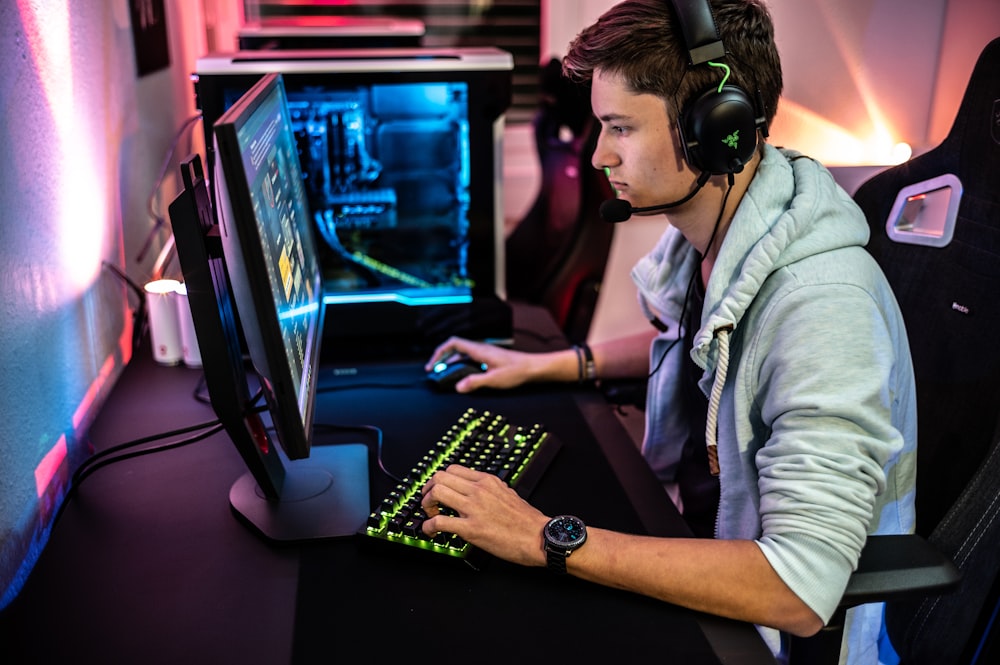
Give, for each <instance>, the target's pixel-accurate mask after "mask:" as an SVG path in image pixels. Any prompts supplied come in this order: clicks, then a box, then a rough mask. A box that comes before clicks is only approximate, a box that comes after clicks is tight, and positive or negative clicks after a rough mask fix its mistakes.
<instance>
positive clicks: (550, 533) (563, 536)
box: [542, 515, 587, 574]
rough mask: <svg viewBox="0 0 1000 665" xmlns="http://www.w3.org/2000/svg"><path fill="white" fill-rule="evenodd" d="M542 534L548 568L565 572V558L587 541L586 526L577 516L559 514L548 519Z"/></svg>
mask: <svg viewBox="0 0 1000 665" xmlns="http://www.w3.org/2000/svg"><path fill="white" fill-rule="evenodd" d="M542 535H543V537H544V539H545V556H546V560H547V563H548V568H549V570H551V571H553V572H556V573H560V574H565V573H566V559H567V558H568V557H569V555H570V554H572V553H573V552H574V551H575V550H576V549H577V548H579V547H580V546H581V545H583V544H584V543H585V542H587V526H586V525H585V524H584V523H583V520H581V519H580V518H579V517H573V516H572V515H559V516H558V517H553V518H552V519H551V520H549V523H548V524H546V525H545V529H543V530H542Z"/></svg>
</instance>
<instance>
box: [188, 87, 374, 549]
mask: <svg viewBox="0 0 1000 665" xmlns="http://www.w3.org/2000/svg"><path fill="white" fill-rule="evenodd" d="M214 138H215V152H216V155H217V163H216V167H215V169H214V174H213V176H214V177H213V183H214V191H215V202H216V205H215V206H214V211H213V205H212V201H211V197H210V196H209V194H208V187H207V184H206V180H205V178H204V173H203V170H202V167H201V163H200V160H199V159H197V158H195V159H194V160H192V161H189V162H187V163H185V165H184V167H183V168H182V180H183V183H184V190H183V191H182V193H181V194H180V195H179V196H178V197H177V199H176V200H175V201H174V202H173V203H172V204H171V206H170V216H171V223H172V225H173V229H174V236H175V242H176V245H177V253H178V258H179V260H180V263H181V270H182V272H183V273H184V280H185V284H186V287H187V292H188V300H189V304H190V306H191V310H192V318H193V321H194V326H195V332H196V334H197V337H198V343H199V348H200V350H201V353H202V362H203V366H204V371H205V379H206V382H207V387H208V392H209V395H210V398H211V402H212V406H213V408H214V409H215V411H216V413H217V415H218V416H219V418H220V420H221V422H222V424H223V425H224V426H225V428H226V431H227V433H228V434H229V435H230V437H231V438H232V440H233V442H234V444H235V445H236V447H237V449H238V450H239V451H240V453H241V456H242V457H243V460H244V462H245V463H246V465H247V467H248V473H247V474H246V475H245V476H244V477H242V478H241V479H239V480H238V481H237V482H236V484H234V486H233V489H232V491H231V492H230V501H231V503H232V505H233V508H234V509H235V510H236V511H237V513H238V514H239V515H241V516H242V517H244V518H246V520H247V521H248V522H249V523H250V524H251V525H253V526H254V527H256V528H257V529H258V530H259V531H260V532H261V533H262V534H263V535H265V536H267V537H269V538H272V539H275V540H309V539H315V538H324V537H333V536H342V535H350V534H353V533H355V532H356V531H357V529H358V528H359V527H360V526H361V525H362V524H363V522H364V520H365V518H366V517H367V515H368V512H369V507H370V506H369V500H370V499H369V493H368V449H367V447H365V446H364V445H361V444H351V445H336V446H311V442H312V428H313V418H314V405H315V397H316V381H317V372H318V366H319V357H320V348H321V343H322V337H323V335H322V331H323V325H324V314H325V310H326V308H325V307H324V305H323V293H324V291H323V279H322V275H321V272H320V267H319V259H318V257H317V253H316V247H315V242H314V239H313V232H314V231H313V228H312V226H311V223H310V215H309V211H308V204H307V202H306V198H305V191H304V185H303V180H302V176H301V172H300V167H299V161H298V155H297V150H296V145H295V137H294V135H293V133H292V129H291V121H290V118H289V113H288V101H287V98H286V95H285V90H284V86H283V84H282V79H281V76H280V75H276V74H270V75H267V76H265V77H263V78H262V79H261V80H260V81H258V82H257V83H256V84H255V85H253V86H252V87H251V88H250V89H249V91H247V92H246V94H245V95H243V96H242V97H241V98H240V99H239V100H238V101H237V102H236V103H235V104H233V105H232V106H231V107H230V108H229V110H228V111H226V112H225V113H224V114H223V115H222V116H221V117H220V118H219V119H218V121H217V122H216V123H215V132H214ZM244 348H245V349H246V352H247V355H248V356H249V361H250V364H251V365H252V367H253V370H254V372H253V373H252V375H251V376H248V375H247V373H246V372H245V369H244V368H245V360H244V355H243V349H244ZM251 379H252V380H253V381H254V383H255V384H256V385H258V386H259V392H261V393H262V394H263V397H264V400H265V404H266V408H264V409H262V408H261V407H260V406H258V402H257V401H256V400H255V399H254V394H255V391H254V390H253V389H252V388H251ZM262 416H264V417H262ZM268 420H269V421H270V426H269V425H268V422H267V421H268ZM275 444H277V445H275Z"/></svg>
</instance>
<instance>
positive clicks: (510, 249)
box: [506, 59, 614, 342]
mask: <svg viewBox="0 0 1000 665" xmlns="http://www.w3.org/2000/svg"><path fill="white" fill-rule="evenodd" d="M542 90H543V94H542V100H541V105H540V107H539V110H538V113H537V114H536V117H535V121H534V129H535V146H536V149H537V151H538V158H539V163H540V166H541V183H540V187H539V191H538V196H537V197H536V199H535V202H534V204H533V205H532V207H531V209H530V210H529V211H528V213H527V214H526V215H525V216H524V218H523V219H521V220H520V221H519V222H518V223H517V225H516V226H515V227H514V230H513V231H512V232H511V234H510V235H509V236H508V238H507V243H506V255H507V256H506V264H507V265H506V269H507V295H508V297H509V298H512V299H516V300H523V301H527V302H532V303H536V304H540V305H544V306H545V307H546V308H547V309H548V310H549V311H550V312H551V314H552V316H553V317H554V318H555V320H556V323H557V324H558V325H559V327H560V328H561V329H562V330H563V332H564V333H565V334H566V336H567V337H568V338H569V339H570V341H573V342H581V341H583V340H584V339H585V338H586V335H587V329H588V328H589V325H590V320H591V317H592V316H593V311H594V307H595V305H596V301H597V291H598V289H599V288H600V283H601V281H602V279H603V276H604V268H605V265H606V264H607V260H608V253H609V251H610V248H611V239H612V236H613V233H614V226H613V225H612V224H608V223H606V222H604V221H603V220H601V219H600V217H599V214H598V210H599V207H600V204H601V202H603V201H605V200H607V199H610V198H614V191H613V190H612V188H611V185H610V183H609V182H608V180H607V178H606V177H604V176H603V174H601V173H600V172H599V171H597V170H596V169H594V168H593V167H592V166H591V164H590V157H591V155H592V153H593V150H594V145H595V143H596V139H597V131H598V130H599V125H598V124H597V123H596V122H595V121H594V119H593V117H592V116H591V112H590V100H589V97H588V96H587V91H586V90H585V89H583V88H582V87H581V86H578V85H576V84H573V83H572V82H570V81H568V80H566V79H565V78H564V77H563V76H562V73H561V65H560V63H559V61H558V60H555V59H553V60H551V61H550V62H549V64H548V66H547V67H545V68H544V69H543V79H542Z"/></svg>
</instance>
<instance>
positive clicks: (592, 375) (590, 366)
mask: <svg viewBox="0 0 1000 665" xmlns="http://www.w3.org/2000/svg"><path fill="white" fill-rule="evenodd" d="M579 349H580V351H582V352H583V364H582V367H581V371H580V381H581V382H584V381H594V380H595V379H597V365H595V364H594V352H593V351H591V350H590V345H588V344H587V343H586V342H584V343H583V344H581V345H580V346H579Z"/></svg>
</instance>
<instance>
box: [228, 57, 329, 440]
mask: <svg viewBox="0 0 1000 665" xmlns="http://www.w3.org/2000/svg"><path fill="white" fill-rule="evenodd" d="M251 93H252V94H249V93H248V94H247V95H245V96H243V97H242V98H241V99H240V100H239V101H238V102H237V103H236V104H234V105H233V106H231V107H230V109H229V110H228V111H227V112H226V113H225V114H224V115H223V116H222V117H221V118H220V119H219V120H218V121H217V122H216V123H215V142H216V153H217V155H218V158H219V163H218V168H216V171H215V174H216V178H215V180H214V182H215V186H216V188H217V189H216V201H217V203H218V207H217V214H218V219H219V229H220V233H221V237H222V246H223V251H224V253H225V257H226V263H227V266H228V269H229V276H230V280H231V282H232V288H233V295H234V296H235V300H236V308H237V311H238V312H239V315H240V319H241V321H242V324H243V334H244V336H245V338H246V343H247V350H248V352H249V354H250V359H251V361H252V362H253V364H254V367H255V368H256V370H257V373H258V375H259V376H260V377H261V382H262V384H263V386H262V387H263V389H264V395H265V397H266V398H267V400H268V403H269V404H268V405H269V407H270V410H271V413H272V414H274V415H275V416H278V417H275V418H274V426H275V429H276V431H277V434H278V438H279V440H280V442H281V445H282V447H283V448H284V449H285V452H286V453H287V454H288V456H289V458H291V459H297V458H302V457H306V456H308V454H309V429H310V427H311V425H312V417H313V414H312V407H313V402H314V397H315V392H316V372H317V368H318V365H319V355H320V354H319V351H320V342H321V331H322V322H323V316H324V313H325V308H324V307H323V306H322V302H323V281H322V276H321V274H320V268H319V261H318V259H317V255H316V249H315V246H314V244H313V236H312V233H313V231H312V227H311V224H310V216H309V209H308V204H307V202H306V197H305V192H304V183H303V180H302V175H301V173H300V170H299V160H298V155H297V150H296V145H295V139H294V136H293V134H292V132H291V125H290V122H289V116H288V104H287V100H286V99H285V94H284V88H283V87H282V85H281V79H280V77H278V76H271V77H268V78H267V79H265V80H262V81H261V82H260V84H259V85H258V86H256V87H255V88H254V89H253V90H252V91H251Z"/></svg>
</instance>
